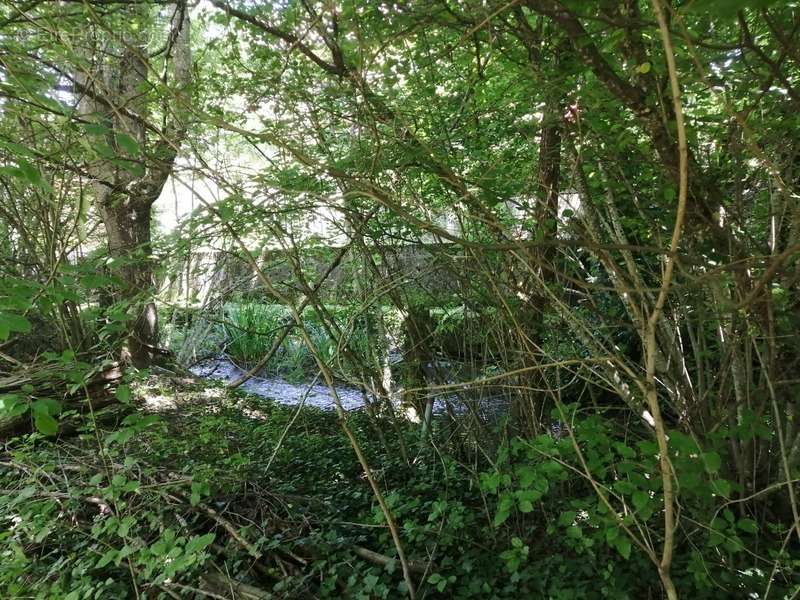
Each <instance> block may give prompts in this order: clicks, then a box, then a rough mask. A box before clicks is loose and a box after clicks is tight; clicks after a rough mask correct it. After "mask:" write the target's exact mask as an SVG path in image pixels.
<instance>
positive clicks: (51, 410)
mask: <svg viewBox="0 0 800 600" xmlns="http://www.w3.org/2000/svg"><path fill="white" fill-rule="evenodd" d="M31 410H32V411H33V412H35V413H39V412H41V413H45V414H47V415H58V414H61V402H59V401H58V400H54V399H53V398H39V399H37V400H35V401H34V402H33V403H32V404H31Z"/></svg>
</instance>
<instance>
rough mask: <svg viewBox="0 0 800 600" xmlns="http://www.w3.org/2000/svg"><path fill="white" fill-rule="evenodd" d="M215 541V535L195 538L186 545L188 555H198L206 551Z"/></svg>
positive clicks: (210, 534)
mask: <svg viewBox="0 0 800 600" xmlns="http://www.w3.org/2000/svg"><path fill="white" fill-rule="evenodd" d="M213 541H214V534H213V533H207V534H205V535H201V536H195V537H193V538H192V539H190V540H189V542H188V543H187V544H186V550H185V552H186V554H197V553H198V552H201V551H202V550H205V549H206V548H207V547H208V546H210V545H211V543H212V542H213Z"/></svg>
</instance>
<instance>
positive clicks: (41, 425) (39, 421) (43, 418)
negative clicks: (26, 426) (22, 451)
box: [33, 412, 58, 435]
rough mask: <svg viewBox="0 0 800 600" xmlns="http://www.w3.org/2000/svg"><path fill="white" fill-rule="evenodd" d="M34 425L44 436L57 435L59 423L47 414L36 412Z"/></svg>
mask: <svg viewBox="0 0 800 600" xmlns="http://www.w3.org/2000/svg"><path fill="white" fill-rule="evenodd" d="M33 423H34V425H36V429H37V430H38V431H39V432H40V433H43V434H44V435H55V434H56V433H57V432H58V422H57V421H56V420H55V419H54V418H53V417H51V416H50V415H48V414H47V413H45V412H34V413H33Z"/></svg>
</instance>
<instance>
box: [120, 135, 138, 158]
mask: <svg viewBox="0 0 800 600" xmlns="http://www.w3.org/2000/svg"><path fill="white" fill-rule="evenodd" d="M114 139H115V140H116V142H117V146H119V147H120V148H122V149H123V150H124V151H125V152H127V153H128V154H139V143H138V142H137V141H136V140H135V139H133V138H132V137H131V136H129V135H128V134H127V133H119V132H117V133H115V134H114Z"/></svg>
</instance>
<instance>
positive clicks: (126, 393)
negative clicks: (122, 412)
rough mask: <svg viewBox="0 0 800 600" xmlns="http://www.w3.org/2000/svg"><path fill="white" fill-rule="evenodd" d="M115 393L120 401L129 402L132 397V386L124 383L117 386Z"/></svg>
mask: <svg viewBox="0 0 800 600" xmlns="http://www.w3.org/2000/svg"><path fill="white" fill-rule="evenodd" d="M114 395H115V396H116V397H117V400H119V401H120V402H129V401H130V399H131V388H130V386H128V385H125V384H122V385H121V386H119V387H118V388H117V391H116V392H115V393H114Z"/></svg>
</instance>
